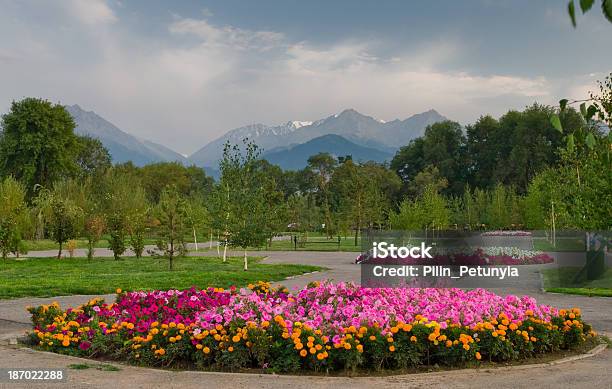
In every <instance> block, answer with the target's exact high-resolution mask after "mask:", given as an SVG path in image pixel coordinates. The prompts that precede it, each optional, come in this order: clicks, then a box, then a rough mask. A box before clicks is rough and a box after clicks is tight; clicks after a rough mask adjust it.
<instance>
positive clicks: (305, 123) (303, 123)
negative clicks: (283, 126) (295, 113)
mask: <svg viewBox="0 0 612 389" xmlns="http://www.w3.org/2000/svg"><path fill="white" fill-rule="evenodd" d="M290 123H291V125H292V126H293V127H295V128H296V129H298V128H301V127H305V126H310V125H311V124H312V122H309V121H300V120H294V121H292V122H290Z"/></svg>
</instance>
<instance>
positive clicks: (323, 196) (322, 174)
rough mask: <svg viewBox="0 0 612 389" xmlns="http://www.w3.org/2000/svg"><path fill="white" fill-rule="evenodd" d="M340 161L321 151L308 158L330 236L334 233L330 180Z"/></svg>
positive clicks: (326, 230) (326, 229) (326, 228)
mask: <svg viewBox="0 0 612 389" xmlns="http://www.w3.org/2000/svg"><path fill="white" fill-rule="evenodd" d="M337 164H338V162H337V161H336V159H335V158H334V157H333V156H332V155H331V154H329V153H319V154H316V155H313V156H311V157H310V158H308V168H309V170H310V171H312V173H313V174H314V179H315V182H316V190H317V192H316V195H317V199H318V202H319V204H320V206H321V208H322V210H323V215H324V219H325V232H326V234H327V236H328V237H331V236H332V235H333V233H334V227H333V221H332V210H331V204H330V193H329V181H330V180H331V177H332V174H333V173H334V170H335V169H336V166H337Z"/></svg>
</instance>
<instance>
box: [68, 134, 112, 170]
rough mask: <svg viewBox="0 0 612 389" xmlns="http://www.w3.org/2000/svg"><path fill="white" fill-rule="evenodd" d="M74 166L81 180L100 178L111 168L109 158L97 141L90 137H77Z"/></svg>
mask: <svg viewBox="0 0 612 389" xmlns="http://www.w3.org/2000/svg"><path fill="white" fill-rule="evenodd" d="M78 148H79V149H78V154H77V156H76V164H77V166H78V170H79V176H80V177H81V178H84V177H88V176H98V177H99V176H100V175H101V174H103V173H104V172H105V171H106V170H108V169H109V168H110V167H111V166H112V163H111V156H110V154H109V152H108V150H107V149H106V148H105V147H104V145H102V142H101V141H100V140H99V139H96V138H92V137H90V136H79V137H78Z"/></svg>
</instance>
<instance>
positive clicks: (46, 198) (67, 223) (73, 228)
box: [35, 188, 83, 258]
mask: <svg viewBox="0 0 612 389" xmlns="http://www.w3.org/2000/svg"><path fill="white" fill-rule="evenodd" d="M35 204H36V206H37V207H39V208H41V210H42V213H43V215H44V218H45V225H46V227H47V229H48V232H49V235H50V236H51V239H53V240H54V241H55V242H56V243H57V244H58V245H59V250H58V252H57V258H61V256H62V247H63V245H64V243H66V242H67V241H68V240H69V239H74V238H76V237H77V235H78V233H79V227H80V223H81V222H82V218H83V210H82V209H81V208H80V207H79V206H78V205H77V204H75V202H74V201H73V200H71V199H69V198H66V197H64V196H62V195H61V192H60V190H54V191H51V190H48V189H46V188H41V189H39V191H38V196H37V197H36V199H35Z"/></svg>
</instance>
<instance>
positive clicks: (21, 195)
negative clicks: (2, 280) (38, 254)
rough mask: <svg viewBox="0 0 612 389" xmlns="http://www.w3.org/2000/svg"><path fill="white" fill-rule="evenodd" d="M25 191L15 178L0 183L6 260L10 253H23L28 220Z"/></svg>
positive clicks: (0, 231) (0, 247) (0, 240)
mask: <svg viewBox="0 0 612 389" xmlns="http://www.w3.org/2000/svg"><path fill="white" fill-rule="evenodd" d="M26 211H27V206H26V202H25V190H24V189H23V186H22V185H21V184H20V183H19V182H17V181H16V180H15V179H14V178H13V177H10V176H9V177H7V178H5V179H4V180H3V181H1V182H0V251H1V252H2V258H3V259H6V257H7V255H8V254H9V253H15V254H19V253H20V252H22V251H23V244H22V242H21V236H22V228H23V224H24V220H25V218H27V212H26Z"/></svg>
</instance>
